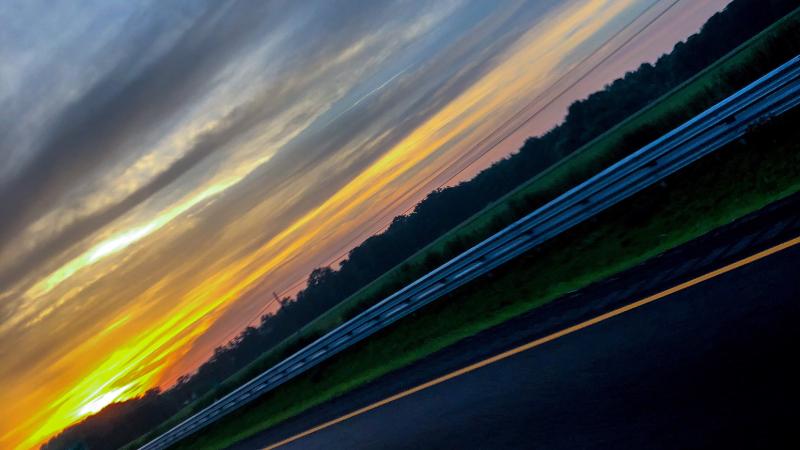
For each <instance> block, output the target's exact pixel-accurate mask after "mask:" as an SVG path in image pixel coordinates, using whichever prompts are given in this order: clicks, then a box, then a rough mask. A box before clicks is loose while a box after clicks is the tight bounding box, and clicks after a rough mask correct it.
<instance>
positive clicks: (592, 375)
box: [235, 198, 800, 450]
mask: <svg viewBox="0 0 800 450" xmlns="http://www.w3.org/2000/svg"><path fill="white" fill-rule="evenodd" d="M799 202H800V198H794V199H791V201H790V202H788V203H785V204H784V205H782V207H781V208H778V209H777V210H775V211H772V212H766V213H765V212H762V213H760V214H758V215H757V217H756V219H750V220H745V221H741V223H736V224H734V225H731V226H728V227H727V228H728V229H725V230H723V231H721V232H719V233H716V234H715V235H714V236H709V237H707V238H705V239H701V240H699V241H697V242H695V243H692V244H691V245H687V246H684V248H679V249H676V250H675V251H673V252H671V253H670V254H667V255H666V256H664V257H662V258H657V260H656V261H653V262H651V263H648V264H646V265H643V266H642V267H640V268H637V269H636V270H632V271H629V272H628V273H626V274H625V275H624V276H622V277H620V278H619V279H615V280H610V281H609V282H607V283H605V284H601V285H599V286H595V287H593V288H592V289H589V290H587V292H585V293H584V292H582V293H578V294H576V295H575V297H576V298H574V299H573V300H572V301H573V303H576V304H580V305H583V306H581V307H579V308H576V307H573V306H570V304H569V301H568V300H564V301H561V302H557V303H556V304H554V305H552V306H550V307H549V308H550V310H547V309H545V310H542V311H536V312H535V313H532V314H530V315H528V316H525V317H521V318H519V319H518V320H516V321H512V322H511V323H508V324H505V325H504V326H503V327H499V328H497V329H494V330H490V331H489V332H485V333H482V334H480V335H478V336H476V337H475V338H474V339H471V340H468V341H466V342H463V343H461V344H460V345H457V346H455V347H454V348H452V349H448V350H447V351H443V352H440V353H439V354H435V355H432V356H431V357H430V358H426V360H423V361H420V362H419V363H417V364H415V365H413V366H412V367H409V368H407V369H405V370H402V371H399V372H398V373H395V374H391V375H390V376H387V377H384V378H383V379H381V380H378V381H377V382H375V383H372V384H370V385H368V386H366V387H364V388H362V389H359V390H357V391H355V392H353V393H352V394H348V395H347V396H345V397H343V398H341V399H338V400H336V401H333V402H329V403H328V404H326V405H323V406H322V407H319V408H315V409H312V410H311V411H309V412H307V413H305V414H303V415H301V416H300V417H298V418H296V419H293V420H291V421H289V422H286V423H284V424H282V425H279V426H277V427H275V428H273V429H270V430H267V431H265V432H264V433H261V434H259V435H257V436H255V437H253V438H251V439H248V440H247V441H244V442H241V443H240V444H238V445H237V446H235V448H241V449H253V448H264V447H266V446H269V445H272V444H274V443H276V442H279V441H281V440H283V439H286V438H288V437H291V436H294V435H296V434H297V433H300V432H303V431H306V430H308V429H310V428H313V427H315V426H317V425H319V424H321V423H324V422H326V421H328V420H332V419H335V418H337V417H341V416H342V415H343V414H346V413H349V412H352V411H354V410H357V409H358V408H361V407H364V406H367V405H370V404H372V403H373V402H376V401H379V400H382V399H384V398H386V397H388V396H390V395H393V394H396V393H398V392H402V391H403V390H405V389H409V388H413V387H415V386H417V385H419V384H420V383H423V382H426V381H429V380H431V379H433V378H435V377H436V376H441V375H443V374H445V373H448V372H449V371H451V370H454V369H457V368H460V367H463V366H465V365H467V364H468V363H474V362H476V361H479V360H481V359H483V358H486V357H490V356H492V355H495V354H497V353H498V352H500V351H503V350H508V349H509V348H513V347H514V346H517V345H520V344H524V343H526V342H529V341H530V340H531V339H533V338H537V337H542V336H544V335H547V334H549V333H552V332H554V331H558V330H562V329H564V328H565V327H566V326H569V325H572V324H575V323H580V322H581V321H584V320H587V319H591V318H592V317H596V316H597V315H598V314H602V313H604V312H608V311H610V310H613V309H615V308H619V307H620V306H624V305H625V304H629V303H630V302H632V301H635V300H637V299H638V298H641V296H644V295H649V294H652V293H654V292H658V291H659V290H661V289H665V288H667V287H671V286H674V285H675V284H678V283H679V282H681V281H685V280H686V279H691V278H692V277H696V276H698V275H702V274H703V273H707V272H708V271H709V270H711V269H712V268H717V267H721V266H722V265H724V264H729V263H731V262H733V261H736V260H739V259H741V258H742V257H743V255H749V254H752V253H754V252H755V250H758V249H753V248H750V247H752V246H753V245H755V244H754V243H757V242H762V244H763V245H761V248H759V249H763V248H765V247H767V246H769V245H774V244H775V243H778V242H781V240H785V239H786V237H787V236H790V237H794V236H797V234H793V233H796V231H797V228H798V226H800V222H799V221H798V217H797V213H796V212H795V211H797V206H798V205H797V203H799ZM765 239H766V241H764V240H765ZM720 242H724V245H722V246H719V245H717V244H719V243H720ZM742 243H747V244H748V245H742ZM725 255H728V257H727V259H726V256H725ZM686 266H689V267H688V268H686ZM665 268H669V270H665ZM664 273H669V274H671V275H673V276H677V275H678V274H679V275H682V276H683V278H680V277H678V278H677V279H675V280H674V281H673V280H672V279H671V278H669V277H665V276H663V274H664ZM650 282H652V283H650ZM648 283H650V284H653V286H652V287H651V288H648V287H647V286H648ZM631 285H636V288H635V289H630V288H624V289H623V287H624V286H631ZM648 289H650V290H649V291H648ZM623 291H624V292H623ZM637 295H638V296H639V297H637ZM608 299H617V300H615V302H616V303H615V302H611V301H610V300H608ZM604 303H605V305H604ZM585 305H592V306H591V307H586V306H585ZM576 311H577V312H576ZM543 316H544V317H548V316H557V317H558V320H555V321H553V320H542V317H543ZM799 324H800V246H794V247H791V248H789V249H786V250H782V251H780V252H778V253H776V254H773V255H771V256H768V257H766V258H764V259H761V260H758V261H755V262H753V263H750V264H748V265H745V266H743V267H740V268H738V269H735V270H733V271H731V272H729V273H726V274H724V275H720V276H718V277H715V278H712V279H710V280H707V281H704V282H702V283H700V284H698V285H695V286H693V287H690V288H687V289H685V290H682V291H680V292H677V293H674V294H671V295H668V296H666V297H664V298H661V299H659V300H657V301H655V302H653V303H649V304H647V305H644V306H641V307H639V308H636V309H633V310H631V311H627V312H625V313H622V314H620V315H618V316H615V317H613V318H610V319H608V320H605V321H603V322H600V323H597V324H594V325H592V326H590V327H587V328H585V329H581V330H579V331H576V332H574V333H571V334H568V335H565V336H562V337H560V338H558V339H556V340H554V341H551V342H548V343H545V344H543V345H541V346H538V347H535V348H533V349H530V350H526V351H523V352H521V353H518V354H516V355H514V356H511V357H509V358H507V359H503V360H501V361H498V362H495V363H492V364H490V365H487V366H485V367H482V368H479V369H477V370H475V371H472V372H469V373H466V374H464V375H460V376H458V377H456V378H453V379H450V380H448V381H445V382H443V383H441V384H437V385H435V386H432V387H429V388H427V389H425V390H422V391H419V392H415V393H413V394H411V395H409V396H407V397H404V398H401V399H398V400H395V401H393V402H391V403H388V404H385V405H383V406H380V407H378V408H375V409H373V410H371V411H369V412H366V413H363V414H359V415H357V416H355V417H351V418H349V419H347V420H345V421H342V422H340V423H337V424H335V425H332V426H329V427H326V428H324V429H321V430H319V431H316V432H314V433H312V434H309V435H307V436H304V437H302V438H300V439H297V440H295V441H293V442H290V443H287V444H285V445H282V446H281V447H280V448H282V449H284V448H285V449H326V450H327V449H395V448H396V449H461V448H467V449H472V448H476V449H484V448H485V449H518V448H544V449H551V448H554V449H560V448H569V449H573V448H592V449H594V448H615V449H618V448H670V449H672V448H681V449H683V448H687V449H688V448H770V449H773V448H800V447H798V446H797V445H800V443H798V442H796V441H798V440H800V439H798V438H797V437H796V435H792V434H791V431H793V427H792V426H793V425H794V423H792V422H796V418H798V417H800V414H798V413H797V408H798V406H797V405H798V400H800V389H798V381H797V380H800V376H799V375H800V370H798V369H797V368H795V367H793V363H794V360H795V359H796V358H797V355H798V354H800V353H798V344H800V339H798V338H800V326H798V325H799ZM537 327H538V328H537ZM512 344H513V345H512ZM467 349H468V350H469V351H467ZM465 355H466V356H465ZM792 441H794V443H792V444H791V445H790V442H792Z"/></svg>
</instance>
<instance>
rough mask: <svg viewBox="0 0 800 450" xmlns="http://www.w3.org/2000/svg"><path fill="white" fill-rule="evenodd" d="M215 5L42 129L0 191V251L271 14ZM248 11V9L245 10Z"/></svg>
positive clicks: (193, 88) (204, 81) (156, 123)
mask: <svg viewBox="0 0 800 450" xmlns="http://www.w3.org/2000/svg"><path fill="white" fill-rule="evenodd" d="M239 6H240V5H230V4H227V3H222V2H219V3H218V2H212V4H210V6H209V7H208V8H207V9H206V10H205V11H204V12H203V13H202V14H200V16H199V17H198V18H197V19H196V20H195V22H194V23H193V24H192V25H191V26H190V27H189V28H188V29H187V30H186V31H185V32H184V33H183V35H182V36H181V37H180V38H178V39H177V41H176V42H174V43H173V45H172V46H171V48H169V49H167V50H166V51H163V52H161V53H160V54H159V55H158V56H157V57H155V58H154V59H153V61H152V62H150V63H148V64H146V65H145V66H144V67H141V68H140V69H139V70H136V71H135V72H134V73H131V69H132V68H133V69H135V67H136V64H135V63H132V62H131V61H128V60H122V61H120V63H119V64H118V65H117V66H116V67H114V68H113V69H111V70H110V71H109V72H108V73H107V74H106V75H105V76H104V77H103V78H101V79H100V80H99V81H98V82H97V83H96V84H95V85H94V86H92V87H91V88H90V89H89V90H88V91H87V92H86V93H84V94H83V95H82V96H81V97H80V98H78V99H76V100H75V101H73V102H72V103H71V104H69V105H67V106H66V107H65V108H64V110H63V111H61V113H59V114H58V116H57V118H56V119H55V120H53V121H52V125H51V127H50V129H49V130H47V133H48V134H47V136H46V137H45V138H44V139H43V142H42V144H41V145H40V146H39V148H38V149H37V150H36V155H35V158H34V159H33V160H32V161H31V162H30V163H29V164H28V165H27V166H25V167H24V168H23V169H22V170H21V171H20V172H19V173H18V174H17V175H16V176H15V177H14V178H13V179H11V180H9V181H8V182H6V183H5V184H4V185H3V186H2V187H1V190H0V217H4V218H7V219H6V220H4V221H3V222H2V224H0V249H1V248H2V246H3V245H5V244H6V243H7V242H8V241H9V240H10V239H12V238H13V236H14V235H15V234H17V233H19V232H20V231H21V229H22V228H24V227H25V226H26V225H27V224H29V223H30V222H32V221H33V220H35V219H37V218H38V217H40V215H41V214H43V213H44V212H46V211H48V210H49V208H51V207H52V206H53V205H55V204H57V203H58V202H59V201H61V200H63V196H64V194H65V193H69V192H70V189H71V188H72V187H73V186H75V185H76V184H78V183H80V182H81V181H84V180H86V178H87V177H88V176H90V175H91V174H92V173H93V172H94V171H95V170H97V169H100V168H102V167H103V165H104V164H105V163H108V162H109V161H111V160H113V159H114V158H115V157H119V156H120V155H121V154H122V153H123V152H125V151H126V150H127V151H132V149H131V147H135V146H136V145H137V142H141V141H142V140H143V139H142V138H143V137H144V136H147V135H148V133H149V132H151V131H152V130H153V129H156V128H158V127H160V126H162V125H164V124H165V122H167V121H168V120H169V119H170V118H171V117H172V116H173V115H175V114H177V113H179V112H180V111H181V110H183V109H184V108H185V107H186V105H187V103H189V102H190V101H191V99H192V98H193V97H195V96H198V95H201V94H202V93H203V90H205V89H208V88H209V83H210V82H211V81H212V79H213V77H214V76H215V75H216V74H217V73H218V71H219V70H220V69H221V68H222V67H224V66H225V64H226V63H227V62H228V61H229V60H230V59H232V58H233V57H234V56H235V55H236V54H237V53H238V52H240V51H242V50H243V49H244V48H246V46H247V44H248V41H249V39H250V38H251V37H252V36H253V34H254V33H255V32H256V30H258V29H260V28H259V27H258V26H259V25H260V26H263V25H264V22H267V21H268V18H269V17H270V15H271V14H270V9H271V8H270V7H269V5H268V4H266V3H265V4H264V6H263V7H261V6H259V7H248V8H243V7H239ZM248 6H250V5H248ZM156 42H157V39H156V36H150V37H148V36H144V37H143V41H142V42H140V43H139V45H138V46H137V48H133V49H129V51H131V56H133V57H134V58H135V57H136V56H137V55H143V56H144V55H147V52H148V51H149V50H152V46H153V45H154V44H155V43H156Z"/></svg>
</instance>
